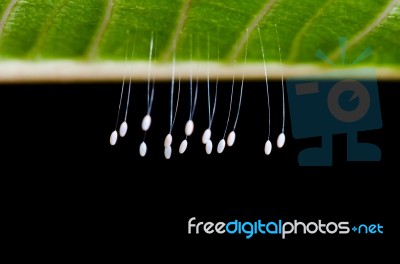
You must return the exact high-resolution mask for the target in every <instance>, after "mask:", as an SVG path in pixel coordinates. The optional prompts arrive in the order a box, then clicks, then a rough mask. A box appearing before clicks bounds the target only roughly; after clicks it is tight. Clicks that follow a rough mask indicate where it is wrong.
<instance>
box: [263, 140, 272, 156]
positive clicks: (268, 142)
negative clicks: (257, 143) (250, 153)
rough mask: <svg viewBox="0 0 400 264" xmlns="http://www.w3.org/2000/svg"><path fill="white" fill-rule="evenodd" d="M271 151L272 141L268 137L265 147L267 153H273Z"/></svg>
mask: <svg viewBox="0 0 400 264" xmlns="http://www.w3.org/2000/svg"><path fill="white" fill-rule="evenodd" d="M271 151H272V143H271V141H270V140H269V139H268V141H267V142H265V147H264V152H265V155H269V154H271Z"/></svg>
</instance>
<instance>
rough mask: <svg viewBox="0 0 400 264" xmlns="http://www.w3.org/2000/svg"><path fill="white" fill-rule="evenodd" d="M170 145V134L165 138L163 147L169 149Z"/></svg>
mask: <svg viewBox="0 0 400 264" xmlns="http://www.w3.org/2000/svg"><path fill="white" fill-rule="evenodd" d="M171 144H172V135H171V134H168V135H167V136H166V137H165V140H164V147H165V148H166V147H169V146H171Z"/></svg>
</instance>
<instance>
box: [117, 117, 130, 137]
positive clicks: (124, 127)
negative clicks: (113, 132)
mask: <svg viewBox="0 0 400 264" xmlns="http://www.w3.org/2000/svg"><path fill="white" fill-rule="evenodd" d="M126 132H128V123H126V121H124V122H123V123H122V124H121V126H120V127H119V135H120V136H121V137H125V135H126Z"/></svg>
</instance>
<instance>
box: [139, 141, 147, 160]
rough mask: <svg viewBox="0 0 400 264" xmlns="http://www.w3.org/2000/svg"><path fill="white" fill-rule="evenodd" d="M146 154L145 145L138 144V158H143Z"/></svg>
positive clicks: (143, 143)
mask: <svg viewBox="0 0 400 264" xmlns="http://www.w3.org/2000/svg"><path fill="white" fill-rule="evenodd" d="M146 153H147V145H146V143H145V142H144V141H143V142H142V144H140V147H139V154H140V156H142V157H144V156H146Z"/></svg>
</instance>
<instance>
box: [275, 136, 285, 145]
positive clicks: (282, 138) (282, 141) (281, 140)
mask: <svg viewBox="0 0 400 264" xmlns="http://www.w3.org/2000/svg"><path fill="white" fill-rule="evenodd" d="M285 140H286V136H285V134H284V133H280V134H279V136H278V140H277V142H276V144H277V146H278V148H282V147H283V145H285Z"/></svg>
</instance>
